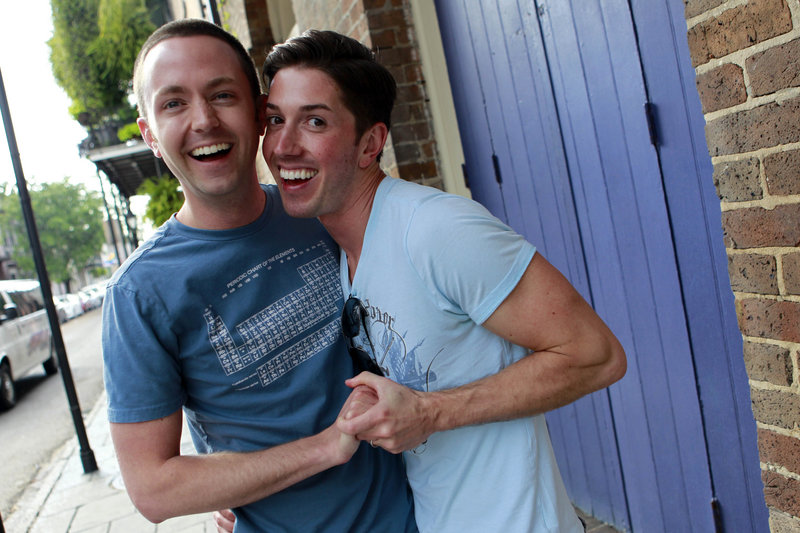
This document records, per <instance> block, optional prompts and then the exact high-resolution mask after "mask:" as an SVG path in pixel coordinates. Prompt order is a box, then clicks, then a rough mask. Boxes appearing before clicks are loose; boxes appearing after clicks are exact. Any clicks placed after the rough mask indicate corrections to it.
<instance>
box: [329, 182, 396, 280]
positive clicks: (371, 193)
mask: <svg viewBox="0 0 800 533" xmlns="http://www.w3.org/2000/svg"><path fill="white" fill-rule="evenodd" d="M385 177H386V175H385V174H384V173H383V171H382V170H380V168H379V167H377V166H376V170H375V171H373V172H371V173H370V175H369V176H368V177H367V178H366V179H365V180H364V182H363V184H362V185H361V186H360V187H359V189H358V191H357V192H356V193H355V196H354V198H353V201H352V202H351V203H350V204H349V206H348V207H347V208H346V209H344V210H343V211H341V212H339V213H335V214H330V215H324V216H321V217H319V221H320V222H321V223H322V225H323V226H325V229H326V230H327V231H328V233H330V235H331V237H333V240H335V241H336V243H337V244H338V245H339V246H340V247H341V248H342V250H344V252H345V254H346V255H347V266H348V270H349V274H350V281H353V276H355V273H356V268H357V267H358V260H359V259H360V258H361V248H362V246H363V245H364V232H365V231H366V230H367V223H368V222H369V215H370V213H371V212H372V202H373V200H374V199H375V193H377V191H378V185H380V183H381V181H382V180H383V178H385Z"/></svg>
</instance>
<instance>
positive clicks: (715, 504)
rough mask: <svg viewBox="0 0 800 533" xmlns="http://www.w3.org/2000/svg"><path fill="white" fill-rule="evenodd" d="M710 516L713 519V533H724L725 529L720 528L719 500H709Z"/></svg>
mask: <svg viewBox="0 0 800 533" xmlns="http://www.w3.org/2000/svg"><path fill="white" fill-rule="evenodd" d="M711 515H712V516H713V517H714V533H724V532H725V529H724V528H723V527H722V509H721V508H720V505H719V500H718V499H716V498H711Z"/></svg>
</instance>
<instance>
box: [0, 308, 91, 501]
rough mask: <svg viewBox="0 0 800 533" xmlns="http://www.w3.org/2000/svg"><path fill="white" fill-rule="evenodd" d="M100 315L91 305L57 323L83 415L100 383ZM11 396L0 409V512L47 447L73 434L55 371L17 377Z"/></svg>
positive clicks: (46, 454) (41, 459)
mask: <svg viewBox="0 0 800 533" xmlns="http://www.w3.org/2000/svg"><path fill="white" fill-rule="evenodd" d="M100 318H101V313H100V310H99V309H96V310H93V311H90V312H88V313H85V314H83V315H82V316H80V317H78V318H76V319H74V320H71V321H69V322H67V323H65V324H61V334H62V336H63V338H64V345H65V346H66V351H67V358H68V359H69V363H70V368H71V370H72V377H73V381H74V382H75V388H76V390H77V394H78V401H79V403H80V407H81V411H82V412H83V413H84V415H85V414H86V413H88V412H89V411H90V410H91V409H92V407H93V406H94V404H95V402H96V401H97V398H98V396H99V395H100V393H101V392H102V389H103V362H102V356H101V350H100ZM17 396H18V397H17V405H16V406H15V407H14V408H13V409H11V410H9V411H5V412H0V479H1V480H2V483H0V515H1V516H4V517H5V516H8V515H9V514H10V511H11V509H12V508H13V505H14V503H15V501H16V500H17V499H18V498H19V496H20V495H21V493H22V491H23V490H24V489H25V487H26V486H27V485H28V484H29V483H30V482H31V480H33V479H34V478H35V476H36V474H37V472H38V470H39V468H41V467H42V466H43V465H45V464H47V462H48V461H49V460H50V457H51V455H52V454H53V452H55V451H56V450H57V449H58V448H59V447H61V445H62V444H64V443H65V442H66V441H67V439H76V438H77V437H76V434H75V426H74V424H73V421H72V416H71V415H70V411H69V405H68V403H67V395H66V393H65V391H64V382H63V380H62V378H61V374H57V375H53V376H46V375H45V373H44V370H43V369H42V368H41V367H39V368H38V369H35V370H33V371H32V372H31V373H29V374H28V375H27V376H25V377H23V378H22V379H20V380H19V381H18V382H17ZM89 445H90V446H91V445H92V443H91V442H90V443H89Z"/></svg>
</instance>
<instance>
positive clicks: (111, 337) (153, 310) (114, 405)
mask: <svg viewBox="0 0 800 533" xmlns="http://www.w3.org/2000/svg"><path fill="white" fill-rule="evenodd" d="M143 299H144V298H143V297H142V296H141V295H139V294H138V293H137V292H134V291H131V290H128V289H126V288H124V287H120V286H118V285H112V286H110V287H109V289H108V291H107V293H106V297H105V301H104V303H103V326H102V342H103V362H104V376H103V377H104V380H105V386H106V394H107V396H108V419H109V421H111V422H114V423H126V422H145V421H148V420H155V419H158V418H161V417H164V416H167V415H169V414H171V413H174V412H175V411H177V410H178V409H180V408H181V406H182V405H183V403H184V401H185V398H186V395H185V392H184V390H183V387H182V385H181V374H180V367H179V363H178V360H177V357H176V356H174V355H172V354H174V353H177V349H176V348H177V345H176V343H175V342H174V341H173V340H172V338H171V333H170V332H169V331H168V330H167V329H166V328H165V327H164V326H163V324H166V323H167V322H166V320H165V317H164V316H159V311H158V310H159V306H157V305H154V303H153V302H143ZM159 326H161V327H159Z"/></svg>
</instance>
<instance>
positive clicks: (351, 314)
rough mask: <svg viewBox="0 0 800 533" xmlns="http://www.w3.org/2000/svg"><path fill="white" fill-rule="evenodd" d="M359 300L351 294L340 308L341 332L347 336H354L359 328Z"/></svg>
mask: <svg viewBox="0 0 800 533" xmlns="http://www.w3.org/2000/svg"><path fill="white" fill-rule="evenodd" d="M360 304H361V302H359V301H358V299H356V298H353V297H352V296H351V297H350V298H348V299H347V301H346V302H345V303H344V308H343V309H342V332H343V333H344V334H345V335H346V336H347V337H350V338H352V337H355V336H356V335H358V332H359V330H360V329H361V314H360V310H361V306H360Z"/></svg>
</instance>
